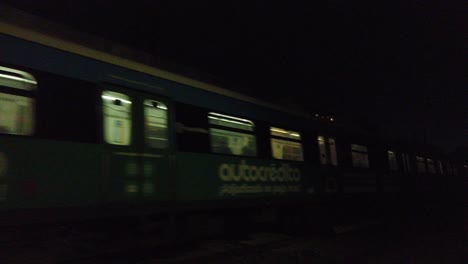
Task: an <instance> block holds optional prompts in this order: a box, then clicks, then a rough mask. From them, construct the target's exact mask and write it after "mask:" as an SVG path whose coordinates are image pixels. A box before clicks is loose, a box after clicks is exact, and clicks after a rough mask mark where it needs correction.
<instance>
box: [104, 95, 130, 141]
mask: <svg viewBox="0 0 468 264" xmlns="http://www.w3.org/2000/svg"><path fill="white" fill-rule="evenodd" d="M101 98H102V105H103V115H104V140H105V141H106V142H107V143H109V144H113V145H130V138H131V127H132V119H131V106H132V102H131V101H130V98H129V97H128V96H126V95H125V94H122V93H116V92H112V91H103V93H102V96H101Z"/></svg>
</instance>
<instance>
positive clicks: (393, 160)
mask: <svg viewBox="0 0 468 264" xmlns="http://www.w3.org/2000/svg"><path fill="white" fill-rule="evenodd" d="M387 154H388V167H389V168H390V170H394V171H395V170H398V161H397V157H396V154H395V152H393V151H390V150H389V151H387Z"/></svg>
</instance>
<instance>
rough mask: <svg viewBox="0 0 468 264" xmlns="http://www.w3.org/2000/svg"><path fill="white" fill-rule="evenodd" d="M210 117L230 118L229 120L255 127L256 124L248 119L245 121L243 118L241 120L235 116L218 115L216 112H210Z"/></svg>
mask: <svg viewBox="0 0 468 264" xmlns="http://www.w3.org/2000/svg"><path fill="white" fill-rule="evenodd" d="M208 116H218V117H225V118H229V119H234V120H238V121H242V122H246V123H249V124H251V125H252V126H253V125H254V123H253V122H252V121H250V120H248V119H243V118H239V117H234V116H228V115H223V114H218V113H214V112H209V113H208Z"/></svg>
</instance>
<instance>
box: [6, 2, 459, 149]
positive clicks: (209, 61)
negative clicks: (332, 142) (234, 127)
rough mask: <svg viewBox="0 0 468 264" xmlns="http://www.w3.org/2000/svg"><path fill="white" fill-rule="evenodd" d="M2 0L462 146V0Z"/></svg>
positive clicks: (343, 114)
mask: <svg viewBox="0 0 468 264" xmlns="http://www.w3.org/2000/svg"><path fill="white" fill-rule="evenodd" d="M2 2H4V3H8V4H9V5H11V6H14V7H17V8H20V9H23V10H26V11H28V12H30V13H32V14H35V15H38V16H41V17H44V18H47V19H49V20H52V21H55V22H58V23H61V24H64V25H67V26H69V27H71V28H73V29H75V30H77V31H81V32H86V33H90V34H93V35H97V36H100V37H103V38H106V39H108V40H111V41H115V42H117V43H121V44H123V45H127V46H130V47H134V48H137V49H139V50H142V51H145V52H148V53H151V54H153V55H154V56H155V57H157V58H158V62H159V63H160V64H161V66H164V68H166V69H170V70H172V71H175V72H177V73H182V74H185V75H188V76H192V77H194V78H197V79H200V80H204V81H207V82H210V83H213V84H216V85H219V86H221V87H224V88H227V89H232V90H236V91H239V92H241V93H244V94H247V95H251V96H253V97H256V98H259V99H262V100H265V101H270V102H274V103H278V104H280V105H283V106H286V107H292V108H298V109H302V110H304V111H308V112H310V113H317V112H318V113H323V114H332V115H334V116H335V117H336V118H338V119H342V120H350V121H351V122H355V123H357V124H360V125H362V126H365V127H371V128H378V129H379V130H380V131H381V133H382V134H384V135H390V136H392V137H397V138H402V139H406V140H411V141H420V142H422V141H424V140H427V141H428V142H429V143H432V144H434V145H437V146H440V147H442V148H444V149H445V150H447V151H451V150H453V149H454V148H455V147H457V146H465V147H468V89H467V86H466V79H465V78H464V75H466V65H467V63H466V62H467V59H466V58H467V54H466V45H465V44H464V43H467V42H466V35H467V32H466V29H467V28H466V25H467V23H466V22H467V19H466V15H465V14H464V12H463V10H464V6H463V5H462V2H463V1H460V2H457V1H429V0H425V1H422V0H421V1H412V0H406V1H398V0H395V1H368V2H367V3H366V2H359V3H356V1H345V0H332V1H274V2H273V1H258V0H251V1H219V0H218V1H178V0H170V1H169V0H168V1H149V0H147V1H139V0H134V1H128V2H123V1H122V2H121V1H102V0H101V1H99V0H96V1H87V0H82V1H71V0H61V1H35V0H29V1H27V0H8V1H5V0H3V1H2ZM316 2H317V3H316ZM379 2H386V3H379Z"/></svg>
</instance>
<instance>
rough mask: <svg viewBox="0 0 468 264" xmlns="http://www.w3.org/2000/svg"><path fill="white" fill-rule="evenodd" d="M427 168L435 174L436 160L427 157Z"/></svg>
mask: <svg viewBox="0 0 468 264" xmlns="http://www.w3.org/2000/svg"><path fill="white" fill-rule="evenodd" d="M427 170H428V171H429V173H432V174H435V173H436V171H435V166H434V161H433V160H431V159H427Z"/></svg>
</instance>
